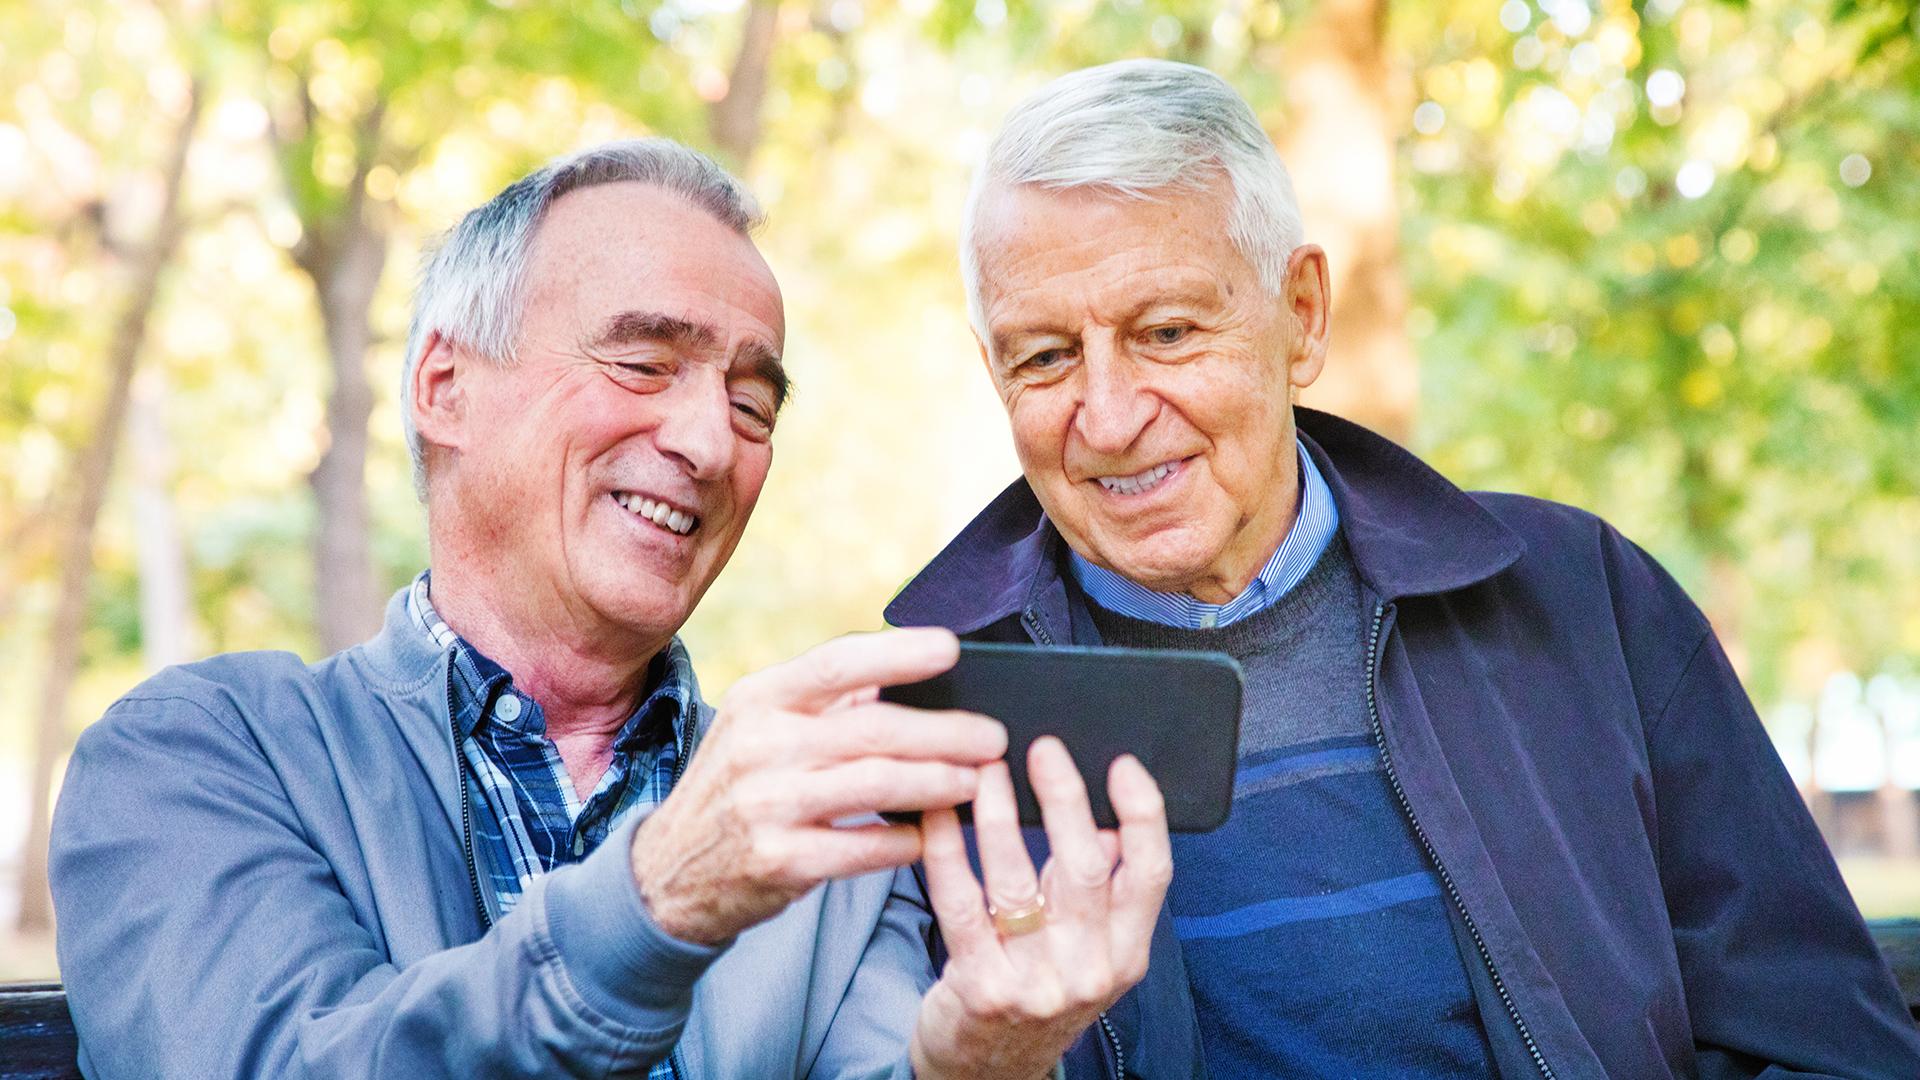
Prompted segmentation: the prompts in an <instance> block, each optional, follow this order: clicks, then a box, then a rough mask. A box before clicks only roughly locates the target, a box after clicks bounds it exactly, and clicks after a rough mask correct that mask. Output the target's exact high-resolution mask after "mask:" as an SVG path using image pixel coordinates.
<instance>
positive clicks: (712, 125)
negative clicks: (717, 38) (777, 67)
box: [707, 0, 780, 168]
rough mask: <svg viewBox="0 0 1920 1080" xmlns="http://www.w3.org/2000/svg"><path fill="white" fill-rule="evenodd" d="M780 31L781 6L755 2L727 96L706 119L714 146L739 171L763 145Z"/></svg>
mask: <svg viewBox="0 0 1920 1080" xmlns="http://www.w3.org/2000/svg"><path fill="white" fill-rule="evenodd" d="M779 28H780V5H779V3H777V2H776V0H753V3H752V4H751V5H749V6H748V8H747V15H746V21H745V23H744V24H743V25H742V27H741V30H740V51H739V52H738V53H736V54H735V55H734V58H733V72H732V74H731V75H729V76H728V78H727V92H726V94H725V95H723V96H722V97H721V98H720V100H718V101H716V102H714V103H713V107H712V110H711V111H710V112H709V113H708V115H707V128H708V132H709V134H711V135H712V136H713V142H714V145H716V146H718V147H720V149H722V150H724V151H726V152H727V154H728V155H729V156H731V157H732V158H733V161H734V164H735V166H736V167H739V168H745V167H746V164H747V162H748V161H750V160H752V159H753V151H754V149H755V148H756V147H758V146H759V145H760V106H761V104H762V103H763V102H765V101H766V98H767V75H768V70H767V69H768V66H769V65H770V64H771V63H772V61H773V42H774V38H775V37H776V36H777V35H778V32H779Z"/></svg>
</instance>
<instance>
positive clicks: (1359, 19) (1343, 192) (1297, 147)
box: [1280, 0, 1420, 442]
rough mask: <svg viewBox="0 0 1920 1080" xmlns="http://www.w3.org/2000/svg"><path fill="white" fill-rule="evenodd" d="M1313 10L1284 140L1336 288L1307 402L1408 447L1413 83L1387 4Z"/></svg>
mask: <svg viewBox="0 0 1920 1080" xmlns="http://www.w3.org/2000/svg"><path fill="white" fill-rule="evenodd" d="M1314 12H1315V14H1314V17H1313V20H1312V22H1310V23H1309V24H1308V25H1306V26H1304V27H1302V28H1301V30H1300V32H1299V34H1298V35H1296V36H1295V37H1294V38H1293V40H1292V42H1291V45H1290V47H1289V48H1288V49H1287V51H1286V61H1285V63H1286V65H1287V68H1288V73H1287V101H1288V103H1289V104H1288V124H1287V130H1286V131H1285V133H1284V135H1283V137H1282V139H1281V140H1280V151H1281V154H1282V155H1283V156H1284V157H1285V158H1286V160H1287V163H1288V166H1289V171H1290V172H1292V174H1293V182H1294V188H1295V191H1296V193H1297V194H1298V195H1299V198H1300V210H1301V213H1302V215H1303V216H1304V217H1305V219H1306V236H1307V239H1308V240H1309V241H1311V242H1313V243H1316V244H1319V245H1320V246H1321V247H1323V248H1325V249H1326V251H1327V260H1328V264H1329V275H1330V277H1331V280H1332V286H1333V343H1332V346H1331V347H1330V349H1329V351H1328V358H1327V368H1326V371H1325V372H1324V373H1323V374H1322V375H1321V376H1320V379H1319V381H1318V382H1316V383H1315V384H1314V385H1313V386H1312V387H1310V388H1309V389H1308V390H1307V391H1306V393H1305V394H1303V395H1302V401H1303V403H1304V404H1307V405H1312V406H1314V407H1315V408H1321V409H1326V410H1328V411H1330V412H1335V413H1339V414H1340V415H1342V416H1345V417H1348V418H1350V419H1353V420H1355V421H1358V422H1359V423H1362V424H1365V425H1366V426H1368V427H1370V428H1373V429H1374V430H1375V431H1378V432H1380V433H1381V434H1383V435H1386V436H1388V437H1390V438H1393V439H1396V440H1399V441H1401V442H1405V441H1406V440H1407V439H1408V438H1409V437H1410V436H1411V435H1412V433H1413V423H1414V415H1415V413H1416V411H1417V409H1418V407H1419V400H1420V370H1419V363H1418V361H1417V359H1416V357H1415V356H1414V352H1413V345H1412V342H1411V341H1409V340H1408V338H1407V328H1406V322H1407V283H1406V276H1405V275H1404V274H1403V273H1402V271H1401V268H1400V213H1399V207H1398V202H1397V196H1398V188H1397V185H1396V182H1395V179H1394V153H1395V143H1396V141H1397V138H1398V136H1399V134H1400V129H1401V123H1400V118H1401V117H1403V116H1405V115H1406V113H1407V109H1406V106H1407V103H1408V102H1407V98H1408V91H1407V89H1406V88H1405V87H1406V77H1405V74H1404V73H1403V72H1401V71H1398V70H1396V69H1395V68H1394V67H1393V66H1392V65H1391V64H1390V63H1389V62H1388V59H1387V47H1386V28H1387V26H1386V24H1387V0H1326V2H1324V3H1321V4H1320V5H1318V6H1317V7H1316V8H1315V9H1314Z"/></svg>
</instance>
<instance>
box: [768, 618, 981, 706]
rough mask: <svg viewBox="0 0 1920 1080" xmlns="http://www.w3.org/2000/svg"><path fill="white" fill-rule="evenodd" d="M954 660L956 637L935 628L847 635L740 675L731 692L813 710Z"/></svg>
mask: <svg viewBox="0 0 1920 1080" xmlns="http://www.w3.org/2000/svg"><path fill="white" fill-rule="evenodd" d="M959 658H960V642H959V639H958V638H956V637H954V636H953V633H952V632H951V631H949V630H944V629H941V628H939V627H915V628H913V629H906V630H882V631H879V632H878V633H872V634H848V635H846V636H844V637H837V638H834V639H833V640H832V641H827V642H822V643H821V644H819V645H815V646H814V647H813V648H811V649H808V650H807V651H806V652H803V653H801V654H800V655H799V656H796V657H794V658H793V659H791V660H788V661H787V662H785V663H783V664H775V665H774V666H773V667H770V668H767V669H766V670H764V671H760V672H756V673H754V674H753V675H750V676H748V677H747V678H745V679H742V680H741V681H740V684H739V685H738V686H736V688H735V691H734V694H735V695H736V696H737V695H739V694H741V693H742V692H744V693H745V694H746V695H747V696H749V697H751V698H754V699H757V700H760V701H764V702H768V703H770V704H773V705H776V706H780V707H783V708H791V709H805V710H809V711H817V710H820V709H824V708H827V707H828V706H830V705H833V704H834V703H835V702H837V701H840V700H842V699H844V698H845V696H846V695H848V694H853V693H855V692H856V691H861V690H865V689H866V688H867V687H872V686H893V685H896V684H899V683H908V682H914V681H917V680H919V679H925V678H929V677H931V676H934V675H938V674H940V673H941V672H943V671H945V670H947V669H948V668H950V667H952V666H953V664H954V661H956V660H958V659H959Z"/></svg>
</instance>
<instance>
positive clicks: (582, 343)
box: [413, 183, 786, 650]
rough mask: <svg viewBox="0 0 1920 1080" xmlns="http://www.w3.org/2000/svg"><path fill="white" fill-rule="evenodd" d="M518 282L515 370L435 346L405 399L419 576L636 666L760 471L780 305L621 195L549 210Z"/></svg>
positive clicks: (758, 273)
mask: <svg viewBox="0 0 1920 1080" xmlns="http://www.w3.org/2000/svg"><path fill="white" fill-rule="evenodd" d="M526 280H527V285H526V302H525V315H524V317H523V319H522V322H521V327H520V337H519V345H518V357H517V359H516V360H515V361H514V362H512V363H508V364H498V363H493V362H491V361H488V360H485V359H482V358H479V357H476V356H472V355H471V354H469V353H467V352H466V351H465V350H464V349H462V348H460V347H459V346H454V345H450V344H448V343H447V342H445V341H444V340H439V341H436V342H435V343H433V344H432V345H431V346H430V347H429V349H428V350H427V354H426V355H425V356H424V357H423V359H422V362H421V365H420V366H421V369H422V370H421V374H420V375H418V376H417V377H416V379H415V383H414V389H413V394H414V403H413V407H414V410H415V419H416V422H417V424H418V426H419V428H420V431H421V435H422V437H423V439H425V440H426V441H427V442H428V443H429V444H431V447H432V449H431V453H432V455H433V458H434V468H433V475H432V478H431V480H430V483H429V487H430V492H431V494H430V506H431V520H432V523H433V526H434V534H435V547H436V551H435V562H436V566H439V565H441V564H442V563H445V562H449V561H458V562H459V564H460V566H461V567H462V573H461V581H462V584H463V586H464V587H466V588H481V589H484V590H486V591H487V593H488V594H489V595H488V598H487V599H488V603H487V605H486V606H488V607H490V608H492V609H493V610H494V611H495V612H497V613H500V614H502V615H504V616H507V617H510V618H511V619H512V621H513V623H515V624H516V625H520V626H521V627H523V628H525V627H526V625H527V623H529V622H535V623H538V624H539V625H541V626H544V627H546V628H549V629H550V630H553V631H555V632H558V633H560V634H562V635H566V636H568V637H569V638H578V639H581V644H582V645H583V646H584V645H585V644H586V643H587V642H590V641H592V640H594V639H597V638H605V637H607V636H609V635H612V636H615V637H619V638H622V639H637V641H635V642H630V644H637V645H638V647H641V648H645V649H648V650H650V649H651V648H655V647H657V646H658V645H659V644H660V643H663V642H664V641H665V639H666V638H667V637H670V636H671V635H672V634H673V633H674V632H676V631H677V630H678V629H679V627H680V625H681V624H682V623H684V622H685V621H686V618H687V616H688V615H689V614H691V613H692V611H693V608H694V605H695V604H696V603H698V602H699V600H700V597H701V596H702V595H703V594H704V593H705V592H706V590H707V587H708V586H709V585H710V584H712V582H713V579H714V577H715V576H716V575H718V574H719V572H720V569H721V567H723V566H724V565H726V562H727V559H728V557H729V556H731V555H732V553H733V549H734V547H735V545H737V544H738V543H739V541H740V536H741V533H742V532H743V531H744V530H745V528H746V525H747V518H748V516H749V515H750V514H751V513H752V512H753V506H754V503H755V501H756V500H757V499H758V498H759V495H760V488H761V485H762V483H764V482H765V480H766V476H767V469H768V467H769V466H770V465H771V464H772V460H773V447H772V443H771V436H772V433H773V422H774V418H775V414H776V411H777V410H778V408H779V405H780V403H781V400H782V399H783V398H784V396H785V376H784V374H782V372H781V368H780V363H779V356H780V349H781V346H782V343H783V341H784V338H785V332H786V331H785V321H784V317H783V314H782V311H781V301H780V291H779V288H778V286H777V285H776V284H775V283H774V280H773V275H772V273H771V271H769V270H768V268H767V265H766V263H765V262H764V261H763V260H762V259H761V258H760V255H759V253H758V252H757V251H756V250H755V249H754V247H753V244H752V243H751V242H750V241H749V240H747V238H745V237H743V236H741V235H739V234H738V233H735V232H734V231H732V230H731V229H729V228H728V227H726V226H725V225H723V224H721V223H720V222H719V221H716V220H715V219H714V218H712V217H711V216H709V215H708V214H707V213H705V212H704V211H702V210H700V209H698V208H697V207H695V206H693V205H692V204H691V203H689V202H687V201H686V200H684V199H682V198H680V197H679V196H676V195H673V194H670V193H667V192H664V191H661V190H659V189H656V188H652V187H648V186H645V185H641V184H634V183H620V184H606V185H601V186H597V187H590V188H585V189H581V190H578V191H574V192H571V193H569V194H567V195H564V196H562V197H561V198H560V199H558V200H557V201H555V202H554V204H553V205H552V206H551V207H550V208H549V209H548V212H547V214H546V216H545V218H544V220H543V221H542V222H541V224H540V227H539V231H538V233H537V235H536V237H535V240H534V243H533V246H532V252H531V257H530V259H529V263H528V269H527V278H526ZM442 548H446V549H447V550H445V552H444V554H443V552H442V550H441V549H442ZM437 581H438V571H436V583H437ZM436 591H437V590H436Z"/></svg>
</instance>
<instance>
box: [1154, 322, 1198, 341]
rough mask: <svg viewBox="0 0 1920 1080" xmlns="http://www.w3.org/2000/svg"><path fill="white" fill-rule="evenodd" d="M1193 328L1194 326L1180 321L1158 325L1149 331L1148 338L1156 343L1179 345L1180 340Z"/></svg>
mask: <svg viewBox="0 0 1920 1080" xmlns="http://www.w3.org/2000/svg"><path fill="white" fill-rule="evenodd" d="M1192 329H1193V327H1191V326H1185V325H1182V324H1180V323H1172V324H1169V325H1167V326H1156V327H1154V328H1153V329H1151V330H1149V331H1147V340H1148V341H1151V342H1153V343H1154V344H1155V345H1178V344H1179V343H1180V340H1181V339H1182V338H1184V337H1186V336H1187V334H1188V332H1189V331H1191V330H1192Z"/></svg>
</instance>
